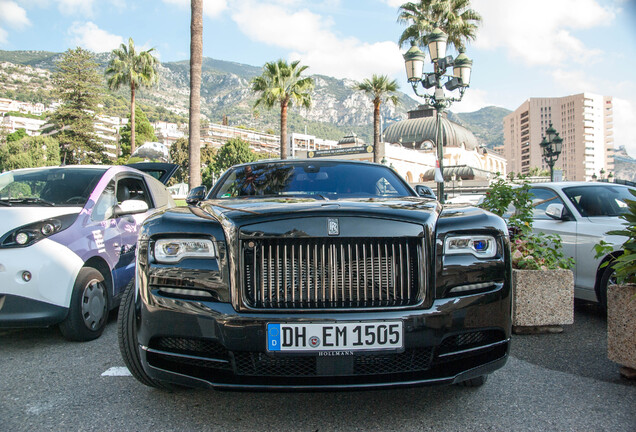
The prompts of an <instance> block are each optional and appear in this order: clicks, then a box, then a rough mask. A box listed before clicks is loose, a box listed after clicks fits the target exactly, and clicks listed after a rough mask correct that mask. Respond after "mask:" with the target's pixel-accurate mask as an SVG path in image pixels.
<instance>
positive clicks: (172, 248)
mask: <svg viewBox="0 0 636 432" xmlns="http://www.w3.org/2000/svg"><path fill="white" fill-rule="evenodd" d="M153 252H154V257H155V260H156V261H157V262H158V263H160V264H176V263H178V262H180V261H181V260H183V259H185V258H207V259H213V258H217V257H218V253H217V250H216V245H215V244H214V242H213V241H212V240H210V239H200V238H167V239H159V240H157V241H156V242H155V244H154V247H153Z"/></svg>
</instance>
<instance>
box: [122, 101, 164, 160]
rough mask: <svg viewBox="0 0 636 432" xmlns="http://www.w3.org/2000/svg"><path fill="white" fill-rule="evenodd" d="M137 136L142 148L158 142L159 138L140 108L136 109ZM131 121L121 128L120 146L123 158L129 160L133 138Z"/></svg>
mask: <svg viewBox="0 0 636 432" xmlns="http://www.w3.org/2000/svg"><path fill="white" fill-rule="evenodd" d="M135 118H136V119H137V121H136V122H135V136H136V137H137V138H136V139H137V144H139V145H140V146H141V145H143V144H144V143H147V142H156V141H157V136H156V135H155V129H154V128H153V127H152V125H151V124H150V122H149V121H148V117H146V113H144V112H143V110H142V109H141V108H140V107H139V106H136V107H135ZM131 127H132V126H131V120H130V119H129V120H128V124H127V125H126V126H124V127H123V128H121V130H120V138H119V145H120V148H121V150H120V151H121V157H122V158H125V159H128V158H129V157H130V148H131V145H130V144H131V143H130V137H131Z"/></svg>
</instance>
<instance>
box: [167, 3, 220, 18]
mask: <svg viewBox="0 0 636 432" xmlns="http://www.w3.org/2000/svg"><path fill="white" fill-rule="evenodd" d="M163 2H164V3H166V4H172V5H176V6H179V7H181V8H188V9H190V5H191V3H190V0H163ZM226 9H227V0H203V14H204V15H205V16H207V17H208V18H216V17H218V16H219V15H220V14H221V12H223V11H224V10H226Z"/></svg>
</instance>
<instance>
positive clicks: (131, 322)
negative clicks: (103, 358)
mask: <svg viewBox="0 0 636 432" xmlns="http://www.w3.org/2000/svg"><path fill="white" fill-rule="evenodd" d="M117 338H118V339H119V351H120V352H121V356H122V357H123V359H124V363H125V364H126V367H127V368H128V370H129V371H130V373H131V374H132V376H134V377H135V378H136V379H137V380H138V381H139V382H141V383H142V384H144V385H147V386H149V387H155V388H159V389H162V390H169V389H170V387H169V386H167V385H164V384H162V383H161V382H159V381H157V380H154V379H152V378H150V377H149V376H148V374H146V372H145V371H144V368H143V366H142V365H141V358H140V356H139V343H138V341H137V326H136V323H135V280H134V279H133V280H132V281H131V282H130V283H129V284H128V286H126V290H125V291H124V296H123V297H122V299H121V304H120V305H119V316H118V317H117Z"/></svg>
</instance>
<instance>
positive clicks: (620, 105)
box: [612, 97, 636, 156]
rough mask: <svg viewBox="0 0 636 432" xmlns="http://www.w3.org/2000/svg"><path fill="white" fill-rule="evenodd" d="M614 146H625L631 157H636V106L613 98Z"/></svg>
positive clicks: (630, 102)
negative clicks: (635, 120)
mask: <svg viewBox="0 0 636 432" xmlns="http://www.w3.org/2000/svg"><path fill="white" fill-rule="evenodd" d="M612 102H613V105H614V107H613V108H614V145H615V146H616V147H619V146H624V147H625V150H627V153H629V155H630V156H636V123H635V122H634V119H636V105H635V104H634V103H633V102H632V101H628V100H626V99H621V98H616V97H615V98H613V100H612Z"/></svg>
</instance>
